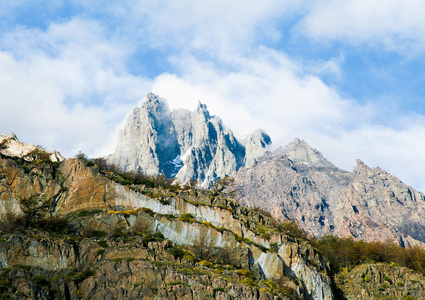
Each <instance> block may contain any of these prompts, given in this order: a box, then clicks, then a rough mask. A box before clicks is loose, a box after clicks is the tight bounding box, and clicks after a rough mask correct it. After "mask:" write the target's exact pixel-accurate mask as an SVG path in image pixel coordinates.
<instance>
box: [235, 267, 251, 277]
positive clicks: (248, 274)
mask: <svg viewBox="0 0 425 300" xmlns="http://www.w3.org/2000/svg"><path fill="white" fill-rule="evenodd" d="M236 273H237V274H239V275H241V276H243V277H246V278H251V279H255V275H254V273H252V271H250V270H247V269H239V270H237V271H236Z"/></svg>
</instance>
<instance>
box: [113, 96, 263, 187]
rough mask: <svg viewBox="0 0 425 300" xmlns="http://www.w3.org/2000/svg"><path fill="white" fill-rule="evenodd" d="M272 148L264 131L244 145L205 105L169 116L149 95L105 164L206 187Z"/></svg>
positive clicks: (159, 101)
mask: <svg viewBox="0 0 425 300" xmlns="http://www.w3.org/2000/svg"><path fill="white" fill-rule="evenodd" d="M270 143H271V140H270V137H269V136H268V135H267V134H266V133H265V132H264V131H256V132H254V133H253V134H252V135H250V136H249V137H248V138H247V140H246V144H245V146H244V145H242V144H241V143H240V142H239V141H238V140H237V139H236V138H235V137H234V135H233V133H232V131H230V130H227V129H224V127H223V124H222V122H221V120H220V118H218V117H216V116H211V115H210V114H209V112H208V110H207V107H206V105H203V104H201V103H199V105H198V107H197V109H196V110H195V111H188V110H185V109H178V110H174V111H170V110H169V108H168V105H167V103H166V101H165V100H164V99H161V98H159V97H158V96H156V95H154V94H152V93H150V94H147V95H146V98H145V101H144V102H143V103H142V104H141V106H140V107H136V108H134V110H133V111H132V113H131V114H130V116H129V117H128V119H127V122H126V125H125V128H124V130H123V131H122V133H121V135H120V138H119V142H118V145H117V147H116V151H115V153H114V154H112V155H110V156H109V157H108V158H107V160H108V162H109V163H111V164H115V165H117V166H119V167H120V168H121V169H123V170H125V171H139V172H141V173H143V174H147V175H158V174H165V175H167V177H175V178H176V179H177V180H179V181H180V182H182V183H185V182H188V181H191V180H193V181H198V183H199V185H200V186H203V187H208V186H210V185H211V183H213V182H215V181H216V180H217V179H220V178H223V177H225V176H229V175H232V174H233V173H234V172H235V171H236V170H238V169H239V168H240V167H241V166H242V165H244V164H245V163H246V162H248V164H250V163H251V162H252V161H253V159H254V158H255V157H256V156H258V155H261V154H263V153H264V152H265V150H266V149H267V147H268V145H269V144H270Z"/></svg>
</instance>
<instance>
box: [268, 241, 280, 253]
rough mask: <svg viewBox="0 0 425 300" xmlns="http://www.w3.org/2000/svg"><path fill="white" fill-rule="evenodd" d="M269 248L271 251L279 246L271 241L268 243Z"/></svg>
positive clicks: (274, 250)
mask: <svg viewBox="0 0 425 300" xmlns="http://www.w3.org/2000/svg"><path fill="white" fill-rule="evenodd" d="M270 250H271V251H273V252H277V251H279V246H278V245H277V243H271V244H270Z"/></svg>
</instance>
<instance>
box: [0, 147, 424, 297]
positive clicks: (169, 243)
mask: <svg viewBox="0 0 425 300" xmlns="http://www.w3.org/2000/svg"><path fill="white" fill-rule="evenodd" d="M96 163H97V164H98V165H96ZM0 180H1V181H0V182H1V184H0V197H1V201H0V218H1V222H0V225H1V237H0V268H1V270H0V297H1V298H2V299H29V298H30V299H182V298H183V299H212V298H216V299H365V297H366V296H367V297H369V298H371V299H373V298H374V297H375V296H376V297H381V296H387V297H391V299H416V298H418V299H420V297H421V296H422V294H423V291H424V286H425V280H424V277H423V276H422V275H421V274H419V273H417V272H413V271H412V270H408V269H406V268H401V267H398V266H397V264H394V263H393V264H390V265H385V264H384V265H382V264H381V265H376V264H374V263H372V264H371V265H370V266H371V267H365V268H364V269H361V270H360V271H358V268H359V267H354V268H353V266H352V265H349V264H348V265H344V266H348V268H341V269H340V270H341V271H338V274H337V273H335V267H337V268H340V267H341V266H338V265H337V262H334V265H333V267H332V266H331V265H330V263H329V262H328V260H327V259H325V258H324V257H323V256H322V255H321V254H320V253H319V251H318V250H317V249H316V248H315V247H313V246H312V245H311V244H310V242H309V241H307V240H305V239H302V238H303V237H305V236H304V234H303V233H302V232H300V231H297V228H296V227H294V226H292V225H293V224H291V223H280V222H277V221H275V220H274V219H272V218H271V217H269V216H268V215H267V213H266V212H265V214H264V213H262V212H261V210H258V209H248V208H245V207H242V206H241V205H239V204H238V203H237V202H235V201H233V200H232V199H229V198H227V197H225V196H224V195H223V194H221V193H219V192H218V191H219V190H221V189H222V187H216V188H215V189H213V190H211V191H204V190H198V189H196V188H194V187H191V186H190V185H186V186H185V187H184V188H179V187H178V186H176V185H171V184H170V183H168V182H167V181H166V180H165V179H164V178H163V177H146V176H142V175H140V174H139V175H138V174H131V173H126V174H120V173H116V172H113V171H111V170H108V168H107V166H105V165H104V164H103V161H102V160H97V161H96V160H93V161H90V160H87V159H86V158H84V157H80V159H75V158H74V159H67V160H65V161H62V162H53V163H52V162H50V161H49V159H46V160H40V159H34V160H32V161H26V160H24V159H22V158H18V157H7V156H4V155H2V156H1V159H0ZM394 246H395V245H394ZM349 247H351V246H349ZM395 247H396V246H395ZM331 248H335V246H333V247H331ZM351 248H354V247H351ZM397 249H398V248H397ZM321 251H324V252H323V253H327V251H326V248H323V249H322V250H321ZM341 251H346V248H343V247H341ZM346 252H347V253H348V252H349V251H346ZM388 252H390V253H393V251H392V250H391V251H390V250H388ZM377 254H379V252H377ZM377 254H375V255H377ZM420 254H423V252H414V253H413V254H409V255H406V254H405V252H402V253H401V254H400V256H403V257H404V256H405V257H406V258H408V257H412V258H413V257H414V256H415V255H416V256H420ZM422 256H423V255H422ZM345 260H346V259H345V258H344V261H345ZM413 262H414V263H418V264H424V265H425V261H424V260H422V261H421V260H418V259H417V260H413ZM369 263H370V261H369ZM365 266H367V265H365ZM360 267H361V266H360ZM383 270H384V271H383ZM422 270H423V269H422ZM406 274H408V275H406ZM335 284H336V285H335ZM377 287H379V289H377ZM406 297H411V298H406ZM413 297H415V298H413Z"/></svg>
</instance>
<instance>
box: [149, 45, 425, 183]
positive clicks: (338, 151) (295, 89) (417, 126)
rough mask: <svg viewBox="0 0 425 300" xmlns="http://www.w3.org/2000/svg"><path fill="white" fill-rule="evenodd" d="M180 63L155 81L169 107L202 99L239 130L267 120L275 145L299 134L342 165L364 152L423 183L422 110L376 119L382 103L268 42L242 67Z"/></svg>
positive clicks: (424, 128)
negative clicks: (360, 98)
mask: <svg viewBox="0 0 425 300" xmlns="http://www.w3.org/2000/svg"><path fill="white" fill-rule="evenodd" d="M182 64H184V65H185V70H186V73H185V74H184V75H182V76H181V77H178V76H176V75H171V74H164V75H162V76H160V77H158V78H157V80H156V82H155V84H154V86H153V91H154V92H155V93H157V94H159V95H160V96H162V97H164V98H167V99H168V100H169V103H170V106H171V107H173V108H177V107H185V108H188V109H194V108H195V106H196V104H197V102H198V101H201V102H203V103H206V104H207V105H208V108H209V110H210V113H212V114H216V115H218V116H220V117H221V118H222V119H223V122H224V124H225V125H226V126H228V127H229V128H230V129H232V130H233V131H234V132H235V133H236V134H237V135H238V136H242V135H245V134H247V133H249V132H251V131H253V130H255V129H257V128H263V129H265V130H266V131H267V132H268V133H269V134H270V135H271V137H272V140H273V142H274V144H275V146H281V145H285V144H287V143H289V142H290V141H292V140H293V139H294V138H295V137H298V138H301V139H304V140H306V141H307V142H308V143H310V145H311V146H312V147H315V148H317V149H318V150H319V151H322V152H323V153H324V155H325V156H326V157H327V158H328V159H329V160H330V161H331V162H333V163H335V164H336V165H337V166H339V167H341V168H344V169H347V170H352V168H353V167H354V166H355V163H356V159H357V158H360V159H362V160H364V161H365V162H366V163H367V164H369V165H370V166H371V167H375V166H380V167H381V168H382V169H384V170H387V171H389V172H391V173H392V174H394V175H395V176H398V177H400V178H401V179H402V180H403V181H404V182H406V183H407V184H410V185H413V186H414V187H415V188H419V189H421V190H423V191H425V185H424V184H423V182H425V175H423V174H424V173H423V172H422V171H421V170H423V169H425V157H424V156H423V153H424V152H425V142H422V140H423V136H424V134H425V122H424V120H423V117H421V116H407V117H406V118H401V117H399V119H394V122H397V124H393V126H392V127H388V126H383V125H375V120H376V119H377V117H378V116H380V115H381V113H383V112H382V107H378V106H374V105H372V104H367V105H364V106H361V105H359V104H357V103H356V102H355V101H352V100H349V99H344V98H343V97H342V96H341V95H339V94H338V92H337V91H335V90H334V89H332V88H330V87H328V86H327V85H326V84H324V83H323V82H322V81H321V80H320V79H319V78H318V77H316V76H314V75H311V74H309V73H308V72H306V71H305V70H303V69H302V68H301V67H300V66H297V65H295V64H294V63H293V62H292V61H291V60H290V59H289V58H288V57H286V56H285V55H284V54H282V53H280V52H276V51H273V50H270V49H267V48H263V49H262V50H261V51H259V52H258V53H257V54H256V55H253V56H251V57H249V58H239V60H238V59H236V58H235V59H234V64H233V65H232V66H231V68H230V69H232V70H237V71H224V70H222V69H220V68H219V67H217V66H214V65H212V64H209V63H204V62H202V61H198V60H196V59H194V58H193V57H192V58H186V59H185V60H183V61H182Z"/></svg>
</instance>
